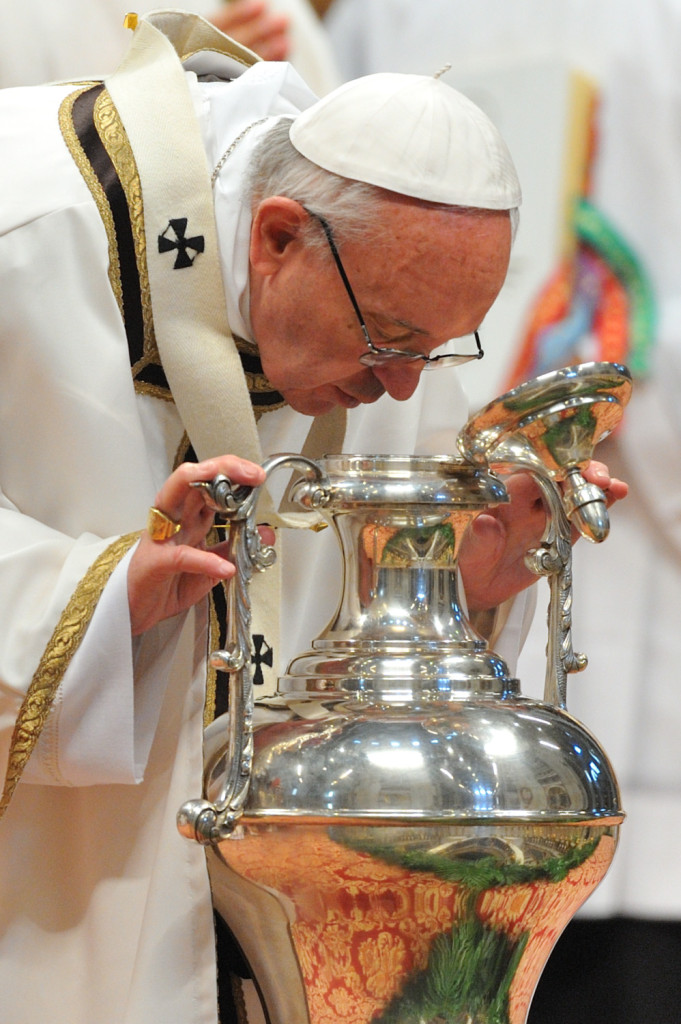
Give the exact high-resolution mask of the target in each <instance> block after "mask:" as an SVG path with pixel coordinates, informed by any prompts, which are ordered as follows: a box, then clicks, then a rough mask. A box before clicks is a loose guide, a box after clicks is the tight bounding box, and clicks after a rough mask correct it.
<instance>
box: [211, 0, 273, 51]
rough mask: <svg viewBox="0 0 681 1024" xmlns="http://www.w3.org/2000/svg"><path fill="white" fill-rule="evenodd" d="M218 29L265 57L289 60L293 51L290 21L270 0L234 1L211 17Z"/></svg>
mask: <svg viewBox="0 0 681 1024" xmlns="http://www.w3.org/2000/svg"><path fill="white" fill-rule="evenodd" d="M210 20H211V21H212V22H213V24H214V25H215V27H216V28H219V29H220V31H221V32H224V33H225V35H228V36H231V37H232V39H236V41H237V42H238V43H241V45H242V46H247V47H248V49H249V50H253V52H254V53H257V54H258V56H259V57H262V59H263V60H287V59H288V56H289V53H290V52H291V38H290V33H289V29H290V24H289V19H288V17H287V16H286V15H285V14H274V13H273V12H272V11H270V10H269V8H268V6H267V3H266V0H233V2H231V3H227V4H224V6H222V7H221V8H220V9H219V10H216V11H214V13H213V14H211V16H210Z"/></svg>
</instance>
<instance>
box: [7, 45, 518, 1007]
mask: <svg viewBox="0 0 681 1024" xmlns="http://www.w3.org/2000/svg"><path fill="white" fill-rule="evenodd" d="M250 83H255V86H254V87H253V89H252V94H254V95H255V94H257V95H258V96H259V100H258V102H260V103H261V105H262V111H261V112H262V113H263V114H270V113H275V114H277V113H290V112H291V111H292V110H295V109H298V108H300V107H302V106H305V105H306V104H307V103H309V102H311V99H312V97H311V94H309V93H308V91H307V90H306V88H305V86H304V85H303V83H302V82H301V80H300V79H298V77H297V76H296V75H295V73H293V72H292V71H291V70H290V68H288V66H287V65H270V66H267V65H264V64H259V65H256V66H255V67H254V68H252V69H250V70H247V71H245V72H244V73H243V75H241V77H239V78H238V79H237V80H236V81H235V82H233V83H231V84H229V85H222V86H221V85H219V84H217V83H210V84H205V85H204V84H200V83H198V82H197V80H196V77H195V76H194V75H193V74H192V73H187V84H188V86H189V89H190V91H191V97H192V102H193V104H194V107H195V109H196V111H197V115H198V120H199V125H200V128H201V132H202V135H203V139H204V144H205V148H206V152H207V154H208V162H209V165H210V166H211V167H212V166H214V165H215V164H216V163H217V162H218V160H219V158H220V156H221V155H222V154H223V153H224V151H225V149H227V148H228V146H229V145H230V143H231V142H232V141H233V140H234V138H236V136H237V135H238V134H239V133H240V131H241V130H242V128H243V121H242V120H240V118H241V119H243V118H244V117H246V116H247V115H246V114H244V113H243V109H242V101H243V104H245V105H246V106H248V102H250V98H249V97H250V96H251V84H250ZM221 89H223V90H225V95H226V98H225V101H224V102H225V103H226V104H229V105H231V109H232V110H233V111H234V120H233V121H230V119H229V118H224V117H223V114H224V109H223V106H222V104H221V102H220V99H219V94H220V90H221ZM229 90H232V92H229ZM237 90H240V92H237ZM72 91H73V87H71V86H52V87H46V88H40V89H18V90H7V91H6V92H4V93H0V137H1V138H2V139H3V145H4V146H5V147H6V149H7V152H11V154H12V155H11V158H6V159H3V160H2V161H0V296H1V300H0V310H1V311H2V312H1V314H0V319H1V322H2V349H3V360H2V366H3V369H2V374H1V375H0V408H2V415H3V423H4V424H5V429H4V430H3V431H2V434H1V435H0V467H1V480H0V486H1V491H0V574H1V578H2V586H0V607H1V609H2V623H3V628H2V631H1V632H0V723H1V728H2V732H1V735H0V743H1V747H0V749H1V750H2V762H3V767H4V762H5V759H6V757H7V753H8V750H9V749H10V747H11V748H12V750H13V751H14V752H15V753H16V749H17V737H16V736H15V737H14V738H13V736H12V730H13V725H14V721H15V718H16V715H17V713H18V712H19V709H20V707H21V705H22V701H23V700H24V697H25V695H26V693H27V691H28V688H29V686H30V685H31V682H32V680H34V679H35V678H36V676H39V677H40V678H41V679H46V680H47V681H48V682H49V680H50V679H51V678H54V673H58V672H59V668H60V666H62V667H63V666H64V665H66V666H67V667H66V668H65V672H64V674H63V677H62V678H61V682H60V685H59V686H58V688H57V689H56V695H55V698H54V702H53V705H52V709H51V712H50V714H49V715H48V716H47V719H46V721H45V723H44V725H43V727H42V732H41V733H40V736H39V739H38V741H37V743H36V745H35V748H34V749H33V751H32V753H31V755H30V757H29V758H28V760H27V762H26V763H25V764H21V769H22V773H21V775H20V779H19V781H18V785H17V786H16V789H15V791H14V793H13V795H12V799H11V800H10V802H9V807H8V810H7V812H6V815H5V817H4V819H3V820H2V822H1V823H0V879H1V883H0V884H1V886H2V895H1V898H0V991H1V992H2V1000H1V1003H2V1016H3V1019H6V1020H7V1021H12V1022H17V1024H18V1022H22V1024H43V1022H45V1021H49V1022H50V1024H114V1022H115V1024H149V1022H150V1021H154V1022H159V1024H216V1020H217V1010H216V983H215V976H216V971H215V953H214V936H213V926H212V910H211V899H210V891H209V887H208V880H207V875H206V867H205V858H204V852H203V850H202V848H201V847H200V846H198V845H197V844H193V843H190V842H187V841H186V840H184V839H182V838H181V837H180V836H179V834H178V833H177V830H176V825H175V816H176V813H177V810H178V808H179V807H180V805H181V804H182V803H184V802H185V801H186V800H187V799H188V798H191V797H197V796H199V795H200V794H201V788H202V730H203V711H204V698H205V677H206V653H207V645H208V625H207V613H206V609H205V608H204V607H203V605H199V606H197V607H196V608H194V609H192V610H191V611H190V612H188V613H187V614H185V615H181V616H178V617H176V618H174V619H171V620H169V621H167V622H164V623H162V624H161V625H159V626H157V627H155V628H154V629H152V630H150V631H149V632H148V633H146V634H144V635H143V636H142V637H140V638H138V639H137V640H135V641H134V642H133V641H131V638H130V624H129V615H128V606H127V590H126V566H127V558H128V557H129V556H124V557H122V558H120V555H121V551H120V550H119V547H120V545H121V540H120V538H121V537H126V536H128V535H130V534H131V533H132V534H134V532H135V531H138V530H140V529H141V528H142V527H143V525H144V523H145V520H146V513H147V509H148V506H149V505H150V504H151V503H152V502H153V500H154V496H155V494H156V492H157V490H158V488H159V487H160V486H161V484H162V482H163V481H164V480H165V479H166V477H167V476H168V475H169V473H170V472H171V471H172V468H173V460H174V458H175V456H176V453H177V450H178V447H179V445H180V442H181V439H182V435H183V430H184V427H183V424H182V422H181V421H180V418H179V415H178V412H177V409H176V407H175V405H174V404H173V403H172V402H169V401H163V400H161V399H160V398H158V397H154V396H153V395H152V394H148V393H141V392H140V391H139V390H137V391H136V390H135V388H134V387H133V382H132V374H131V367H130V358H129V353H128V345H127V341H126V334H125V331H124V328H123V323H122V320H121V315H120V311H119V306H118V303H117V301H116V297H115V295H114V294H113V291H112V288H111V285H110V281H109V277H108V264H109V257H110V252H109V246H108V241H107V232H106V230H105V226H104V224H103V220H102V216H101V214H100V210H99V209H98V207H97V204H96V203H95V201H94V200H93V195H92V193H91V191H90V190H89V188H88V186H87V185H86V183H85V180H84V178H83V176H82V174H81V171H80V169H79V167H78V166H77V165H76V162H75V161H74V159H73V157H72V155H71V153H70V152H69V150H68V149H67V147H66V145H65V142H64V137H63V135H62V131H61V130H60V124H59V120H58V110H59V107H60V104H61V103H62V101H63V100H64V98H65V97H66V96H67V95H69V93H71V92H72ZM155 102H156V103H157V104H158V110H159V114H158V117H159V120H160V121H164V120H165V119H167V125H166V130H167V131H169V132H170V131H172V127H173V111H170V110H166V109H164V100H163V97H156V100H155ZM296 104H298V107H296ZM248 116H250V112H249V114H248ZM256 135H257V132H254V133H253V138H252V139H250V140H246V141H244V143H243V146H239V147H237V149H236V150H235V152H234V163H233V164H232V165H231V167H230V168H227V167H226V168H225V174H226V175H227V176H228V177H229V176H230V175H234V176H236V177H237V178H238V176H239V175H240V173H241V170H242V169H243V168H244V167H245V166H247V164H248V159H247V157H248V152H249V150H248V147H249V146H251V145H253V144H254V142H255V136H256ZM231 159H232V158H231V157H230V160H231ZM221 177H222V176H221ZM237 192H238V188H237ZM221 203H222V206H221V205H220V204H221ZM236 206H237V204H236V203H233V204H232V207H234V208H233V209H231V212H230V204H229V203H227V202H226V201H224V199H223V200H221V199H220V197H219V196H218V197H216V210H217V213H218V225H219V243H220V249H221V253H222V269H223V275H224V278H225V283H226V290H227V296H226V298H227V308H228V310H229V311H230V324H231V326H232V328H233V329H234V330H236V329H237V328H238V329H239V330H241V331H243V332H244V334H245V335H246V337H248V329H249V328H248V303H247V283H248V282H247V253H246V251H245V249H244V245H243V241H242V240H240V239H242V236H243V230H244V224H245V223H246V224H247V217H246V221H244V210H243V208H239V209H236ZM246 237H247V234H246ZM152 241H153V240H152ZM230 251H233V255H232V257H231V258H230V257H228V256H227V255H226V253H228V252H230ZM233 319H234V320H236V321H237V322H236V323H235V322H233ZM409 407H410V410H411V415H410V417H409V418H406V417H405V416H404V415H402V414H401V413H402V409H401V408H400V407H398V406H397V405H396V403H394V402H391V401H390V400H381V401H380V402H378V403H377V404H376V405H375V406H372V407H366V408H362V409H358V410H356V411H355V412H354V413H353V415H352V416H351V417H350V420H351V422H350V427H349V433H348V443H347V445H346V448H348V449H352V450H356V451H376V450H377V449H378V450H381V451H386V450H393V451H401V452H405V451H411V450H414V449H415V448H419V449H420V450H428V448H429V447H432V446H435V448H436V450H440V451H441V450H443V449H442V447H441V446H442V443H443V442H442V438H443V436H445V435H446V436H448V437H449V438H450V440H451V446H450V449H449V450H453V444H454V436H455V433H456V430H457V429H458V428H459V426H460V425H461V423H462V421H463V419H464V417H465V404H464V402H463V399H462V394H461V391H460V388H459V386H458V384H457V382H456V377H455V375H453V374H450V373H445V372H443V373H438V374H432V375H424V379H423V382H422V384H421V385H420V387H419V389H418V391H417V393H416V395H415V396H414V397H413V398H412V400H411V401H410V404H409ZM309 424H310V421H309V419H308V418H306V417H302V416H298V415H297V414H295V413H293V412H292V411H291V410H289V409H282V410H280V411H276V412H271V413H267V414H265V415H264V416H263V418H262V420H261V422H260V432H261V441H262V447H263V450H264V451H265V452H266V453H269V452H273V451H277V450H279V451H281V450H291V449H292V448H295V447H296V446H297V447H300V445H301V444H302V441H303V439H304V437H305V434H306V432H307V428H308V427H309ZM443 432H445V433H444V434H443ZM435 438H437V441H436V440H435ZM429 439H430V440H429ZM327 532H328V531H327ZM133 541H134V536H133V537H132V538H130V541H128V542H127V543H131V542H133ZM288 541H289V538H288V537H284V538H282V539H281V542H280V547H281V549H282V557H283V563H284V579H285V586H286V587H287V601H286V611H285V619H284V627H285V628H284V630H283V635H284V637H285V639H286V645H287V648H288V649H287V650H286V651H285V653H286V655H287V656H289V655H290V654H293V653H296V652H297V651H299V650H300V649H302V648H303V647H306V646H307V644H308V642H309V639H310V637H311V636H312V635H314V634H315V632H316V623H315V624H314V625H313V624H312V621H310V625H308V619H309V620H312V619H313V616H312V614H311V613H310V612H311V609H314V610H315V613H316V618H317V619H318V618H319V616H320V615H323V614H325V613H324V610H323V609H324V602H326V604H327V606H328V613H329V614H330V612H331V611H333V606H334V603H335V598H336V595H335V594H333V593H329V591H330V590H333V587H331V588H329V586H328V584H327V582H326V580H327V577H328V574H329V569H328V564H327V559H328V558H329V554H328V550H329V549H328V544H329V542H330V541H329V539H327V538H325V537H323V535H322V537H318V536H313V535H311V536H307V535H306V536H305V538H304V539H303V538H301V537H298V536H297V535H296V536H295V538H293V540H292V543H291V544H290V545H289V543H288ZM305 543H306V550H305V554H304V556H303V555H301V554H300V545H301V544H305ZM111 545H113V550H112V551H111V558H110V559H108V558H107V556H106V552H108V551H109V550H110V547H111ZM303 557H304V566H303V567H302V571H300V570H301V566H300V564H297V560H298V559H302V558H303ZM119 558H120V560H119ZM117 563H118V564H117ZM296 570H298V571H296ZM86 584H87V585H86ZM74 595H76V596H77V598H78V601H77V602H76V601H75V600H74ZM315 595H317V597H315ZM518 607H519V609H520V610H521V611H522V607H523V602H522V601H521V602H518ZM320 609H321V611H320ZM82 622H86V623H89V625H88V626H87V631H86V632H85V634H84V636H81V635H80V634H79V625H80V624H82ZM520 622H521V616H520V617H518V618H517V619H516V620H513V619H512V620H511V622H510V635H511V648H509V649H508V654H509V655H510V656H511V657H512V656H513V654H514V651H513V649H512V648H515V653H517V647H518V645H519V640H518V638H519V636H520V634H521V626H520ZM58 623H60V624H61V627H62V628H61V633H60V636H59V638H58V640H59V642H58V643H55V641H54V640H53V634H54V632H55V628H56V627H57V624H58ZM319 624H320V625H321V624H322V623H319ZM28 721H29V724H35V723H34V722H33V723H32V722H31V719H30V715H29V716H28ZM20 738H21V737H20ZM19 745H20V744H19ZM292 1024H293V1022H292Z"/></svg>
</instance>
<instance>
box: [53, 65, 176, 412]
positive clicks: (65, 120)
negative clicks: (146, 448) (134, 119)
mask: <svg viewBox="0 0 681 1024" xmlns="http://www.w3.org/2000/svg"><path fill="white" fill-rule="evenodd" d="M93 84H98V83H88V85H86V86H84V87H82V88H79V89H77V90H76V91H75V92H73V93H70V94H69V95H68V96H67V97H66V98H65V99H64V100H63V101H62V104H61V106H60V108H59V127H60V129H61V133H62V136H63V138H64V141H65V143H66V145H67V147H68V149H69V152H70V153H71V156H72V157H73V159H74V161H75V164H76V166H77V167H78V170H79V171H80V173H81V174H82V176H83V180H84V181H85V184H86V185H87V187H88V188H89V190H90V193H91V195H92V197H93V199H94V201H95V204H96V206H97V209H98V211H99V215H100V217H101V218H102V223H103V225H104V230H105V231H106V237H107V242H108V251H109V270H108V274H109V283H110V285H111V290H112V291H113V294H114V297H115V299H116V303H117V305H118V309H119V312H120V314H121V318H122V319H123V321H124V322H125V312H124V308H123V286H122V283H121V266H120V259H119V254H118V240H117V238H116V226H115V224H114V219H113V216H112V213H111V207H110V205H109V200H108V198H107V195H106V192H105V191H104V188H103V187H102V184H101V182H100V180H99V178H98V177H97V175H96V173H95V171H94V169H93V167H92V164H91V163H90V161H89V159H88V157H87V154H86V153H85V151H84V149H83V147H82V145H81V143H80V139H79V138H78V134H77V132H76V129H75V127H74V124H73V106H74V104H75V102H76V100H77V99H78V97H79V96H81V95H82V94H83V93H84V92H87V91H88V89H91V88H92V87H93ZM93 120H94V125H95V128H96V130H97V133H98V135H99V137H100V139H101V140H102V144H103V146H104V148H105V149H106V151H107V153H108V155H109V158H110V160H111V162H112V164H113V166H114V168H115V170H116V174H117V175H118V178H119V181H120V183H121V188H122V189H123V192H124V193H125V198H126V201H127V206H128V213H129V217H130V227H131V230H132V235H133V242H134V247H135V264H136V266H137V273H138V277H139V285H140V304H141V308H142V329H143V336H144V341H143V354H142V357H141V358H140V359H138V360H137V362H136V363H135V364H134V366H133V367H132V375H133V384H134V387H135V391H136V393H137V394H141V395H151V396H152V397H153V398H160V399H162V400H164V401H166V402H168V401H172V396H171V394H170V391H169V390H168V389H166V388H164V387H161V386H159V385H154V384H150V383H149V382H148V381H142V380H139V379H138V376H139V374H140V373H141V372H142V371H143V370H144V369H145V368H146V367H147V366H149V365H150V364H152V365H154V366H160V365H161V359H160V356H159V353H158V347H157V345H156V337H155V334H154V321H153V313H152V306H151V289H150V286H149V274H148V270H147V242H146V234H145V231H144V211H143V204H142V186H141V183H140V179H139V174H138V173H137V165H136V163H135V158H134V155H133V152H132V148H131V146H130V141H129V139H128V136H127V134H126V132H125V129H124V127H123V125H122V123H121V120H120V118H119V116H118V112H117V110H116V108H115V107H114V105H113V101H112V100H111V97H110V95H109V93H108V92H107V91H106V90H103V91H102V92H101V93H100V95H99V96H98V97H97V99H96V101H95V105H94V110H93Z"/></svg>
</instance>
